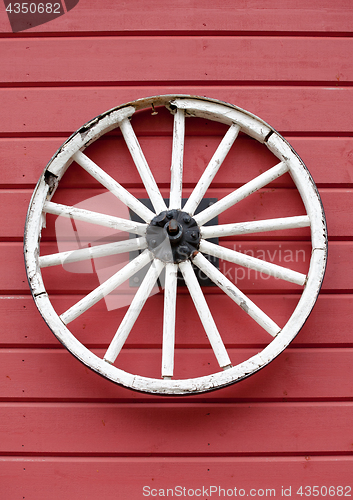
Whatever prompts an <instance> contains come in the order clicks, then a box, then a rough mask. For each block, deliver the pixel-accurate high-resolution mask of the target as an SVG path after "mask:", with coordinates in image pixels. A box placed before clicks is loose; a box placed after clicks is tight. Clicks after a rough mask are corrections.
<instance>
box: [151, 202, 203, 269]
mask: <svg viewBox="0 0 353 500" xmlns="http://www.w3.org/2000/svg"><path fill="white" fill-rule="evenodd" d="M146 239H147V244H148V248H149V250H150V251H151V252H152V253H153V255H154V256H155V257H157V258H158V259H160V260H162V261H163V262H174V263H175V264H178V263H179V262H183V261H184V260H187V259H188V258H189V257H190V256H191V255H192V254H193V253H194V252H197V250H198V248H199V244H200V229H199V227H198V225H197V224H196V222H195V220H194V219H193V218H192V217H191V216H190V215H189V214H187V213H186V212H182V211H181V210H168V211H164V212H161V213H160V214H159V215H156V217H154V218H153V219H152V220H151V223H150V224H149V226H148V228H147V232H146Z"/></svg>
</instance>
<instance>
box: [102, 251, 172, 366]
mask: <svg viewBox="0 0 353 500" xmlns="http://www.w3.org/2000/svg"><path fill="white" fill-rule="evenodd" d="M164 266H165V264H164V263H163V262H161V261H160V260H154V261H153V262H152V265H151V267H150V268H149V270H148V272H147V274H146V276H145V278H144V280H143V281H142V283H141V285H140V287H139V288H138V290H137V292H136V294H135V296H134V298H133V300H132V302H131V304H130V307H129V309H128V310H127V313H126V314H125V316H124V318H123V320H122V322H121V323H120V326H119V328H118V330H117V332H116V334H115V335H114V338H113V340H112V341H111V343H110V345H109V348H108V350H107V352H106V353H105V355H104V360H105V361H107V362H108V363H114V361H115V360H116V358H117V356H118V354H119V352H120V351H121V348H122V347H123V345H124V343H125V341H126V339H127V337H128V335H129V333H130V331H131V329H132V327H133V326H134V324H135V322H136V320H137V318H138V316H139V314H140V312H141V310H142V308H143V306H144V305H145V302H146V300H147V299H148V296H149V294H150V293H151V291H152V288H153V286H154V285H155V284H156V281H157V279H158V276H159V275H160V273H161V271H162V269H163V268H164Z"/></svg>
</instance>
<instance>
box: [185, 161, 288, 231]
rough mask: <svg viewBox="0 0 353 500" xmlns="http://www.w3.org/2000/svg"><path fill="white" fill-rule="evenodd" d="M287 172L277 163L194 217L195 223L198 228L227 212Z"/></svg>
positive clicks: (285, 166) (282, 165)
mask: <svg viewBox="0 0 353 500" xmlns="http://www.w3.org/2000/svg"><path fill="white" fill-rule="evenodd" d="M287 171H288V165H287V164H286V163H285V162H281V163H278V165H276V166H274V167H272V168H270V169H269V170H266V172H264V173H263V174H260V175H258V176H257V177H255V179H252V180H251V181H249V182H247V183H246V184H244V185H243V186H241V187H240V188H238V189H236V190H235V191H233V192H232V193H230V194H228V195H227V196H225V197H224V198H222V199H221V200H219V201H217V202H216V203H214V204H213V205H211V206H210V207H208V208H206V209H205V210H203V211H202V212H200V213H199V214H197V215H195V217H194V219H195V221H196V222H197V224H198V225H199V226H203V225H204V224H205V223H206V222H208V221H209V220H211V219H213V218H214V217H216V216H217V215H219V214H221V213H222V212H224V211H225V210H228V208H230V207H232V206H233V205H235V204H236V203H239V201H241V200H244V198H246V197H247V196H250V195H251V194H252V193H255V191H258V190H259V189H261V188H262V187H264V186H266V185H267V184H269V183H270V182H272V181H274V180H275V179H277V178H278V177H280V176H281V175H283V174H285V173H286V172H287Z"/></svg>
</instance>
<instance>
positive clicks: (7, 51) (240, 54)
mask: <svg viewBox="0 0 353 500" xmlns="http://www.w3.org/2000/svg"><path fill="white" fill-rule="evenodd" d="M352 50H353V39H351V38H311V39H310V41H309V40H308V39H307V38H301V37H263V36H262V37H219V36H217V37H211V36H207V37H206V36H203V37H193V36H190V37H178V36H173V37H152V38H146V37H142V36H141V37H131V36H129V37H127V36H124V37H109V38H105V37H99V38H95V40H94V50H92V39H91V38H90V37H83V38H73V37H72V38H71V37H68V38H66V37H65V38H47V39H45V38H38V39H35V38H31V39H25V40H23V39H21V38H15V39H2V40H0V53H1V54H2V56H1V57H0V64H1V67H2V71H1V77H0V82H2V83H7V84H8V83H39V82H40V83H48V82H50V83H53V82H55V83H56V84H60V83H61V82H65V83H68V82H69V83H77V82H97V83H98V82H110V83H113V82H114V83H118V82H119V83H124V84H127V83H128V82H129V83H132V84H134V83H135V82H139V83H141V82H161V81H162V82H169V81H172V82H175V84H177V83H178V82H186V81H188V82H189V81H192V82H194V83H196V82H203V83H204V82H215V83H217V82H220V81H226V82H230V81H232V82H239V81H240V82H241V81H247V82H250V81H251V82H266V81H272V82H274V81H276V82H278V84H279V83H280V82H284V81H291V82H293V81H295V82H306V81H307V82H313V81H314V82H322V81H323V82H332V83H337V82H339V83H342V82H352V81H353V69H352V65H351V53H352ZM88 54H89V57H87V55H88ZM112 60H113V61H119V63H118V66H119V70H118V71H117V67H116V65H115V64H112ZM156 68H158V71H156Z"/></svg>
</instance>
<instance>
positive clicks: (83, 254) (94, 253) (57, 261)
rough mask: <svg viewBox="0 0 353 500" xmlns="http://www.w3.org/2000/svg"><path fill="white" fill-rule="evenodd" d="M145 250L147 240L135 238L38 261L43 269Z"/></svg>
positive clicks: (48, 256)
mask: <svg viewBox="0 0 353 500" xmlns="http://www.w3.org/2000/svg"><path fill="white" fill-rule="evenodd" d="M145 248H147V241H146V238H134V239H130V240H126V241H116V242H114V243H107V244H106V245H97V246H94V247H88V248H80V249H78V250H71V251H68V252H59V253H54V254H51V255H43V256H41V257H39V259H38V260H39V266H40V267H41V268H43V267H50V266H59V265H62V264H71V263H72V262H81V261H83V260H90V259H97V258H99V257H108V256H109V255H118V254H121V253H125V252H134V251H136V250H144V249H145Z"/></svg>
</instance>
